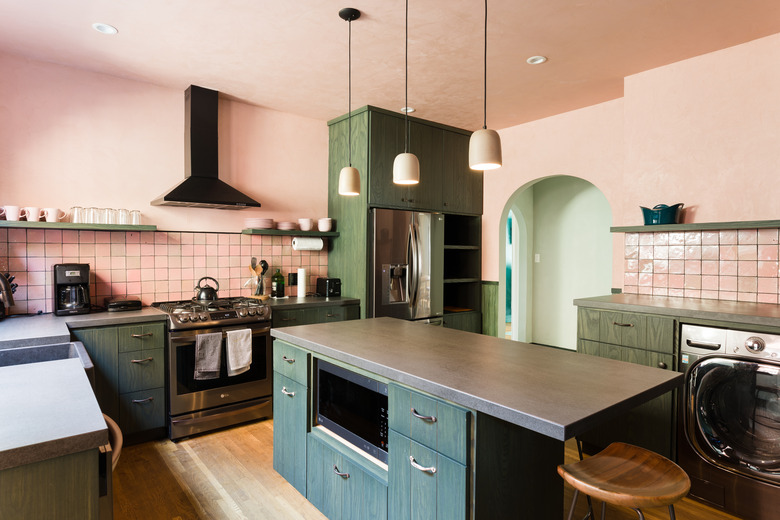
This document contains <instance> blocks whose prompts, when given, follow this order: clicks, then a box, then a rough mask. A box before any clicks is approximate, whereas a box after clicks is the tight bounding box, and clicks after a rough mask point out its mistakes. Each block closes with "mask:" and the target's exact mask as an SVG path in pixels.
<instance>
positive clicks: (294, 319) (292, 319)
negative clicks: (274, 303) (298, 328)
mask: <svg viewBox="0 0 780 520" xmlns="http://www.w3.org/2000/svg"><path fill="white" fill-rule="evenodd" d="M297 319H298V318H282V321H296V320H297Z"/></svg>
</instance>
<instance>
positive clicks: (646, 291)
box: [637, 285, 653, 295]
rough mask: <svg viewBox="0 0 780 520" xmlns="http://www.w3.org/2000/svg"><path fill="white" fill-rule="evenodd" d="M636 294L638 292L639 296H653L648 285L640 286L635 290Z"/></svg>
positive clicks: (651, 289)
mask: <svg viewBox="0 0 780 520" xmlns="http://www.w3.org/2000/svg"><path fill="white" fill-rule="evenodd" d="M637 292H638V293H639V294H647V295H651V294H653V288H652V287H651V286H649V285H648V286H642V285H640V286H639V287H638V288H637Z"/></svg>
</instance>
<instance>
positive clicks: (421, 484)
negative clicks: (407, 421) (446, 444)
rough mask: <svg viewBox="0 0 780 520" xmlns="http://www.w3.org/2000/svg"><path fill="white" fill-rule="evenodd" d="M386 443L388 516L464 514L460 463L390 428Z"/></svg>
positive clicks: (457, 516)
mask: <svg viewBox="0 0 780 520" xmlns="http://www.w3.org/2000/svg"><path fill="white" fill-rule="evenodd" d="M389 443H390V446H389V447H390V450H389V456H390V460H389V461H388V468H389V470H388V494H389V499H388V518H391V519H393V520H406V519H412V518H437V519H445V518H446V519H448V520H449V519H453V520H455V519H465V518H466V511H467V510H468V508H467V502H468V498H467V489H466V466H465V465H464V464H460V463H458V462H456V461H454V460H452V459H450V458H448V457H445V456H444V455H442V454H441V453H437V452H436V451H435V450H432V449H430V448H427V447H425V446H423V445H421V444H419V443H417V442H414V441H413V440H411V439H409V438H407V437H405V436H403V435H400V434H398V433H396V432H394V431H392V430H391V431H390V434H389Z"/></svg>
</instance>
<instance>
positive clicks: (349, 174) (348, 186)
mask: <svg viewBox="0 0 780 520" xmlns="http://www.w3.org/2000/svg"><path fill="white" fill-rule="evenodd" d="M339 17H341V19H342V20H345V21H346V22H348V25H349V101H348V104H347V114H348V116H347V120H348V130H347V131H348V132H349V134H348V135H349V137H348V142H349V166H345V167H343V168H342V169H341V172H339V195H347V196H355V195H360V172H358V170H357V168H353V167H352V20H357V19H358V18H360V11H358V10H357V9H353V8H352V7H345V8H344V9H342V10H341V11H339Z"/></svg>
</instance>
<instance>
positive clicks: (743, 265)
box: [737, 260, 758, 276]
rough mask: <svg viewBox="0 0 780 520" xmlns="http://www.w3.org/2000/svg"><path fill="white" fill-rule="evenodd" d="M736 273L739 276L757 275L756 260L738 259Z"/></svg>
mask: <svg viewBox="0 0 780 520" xmlns="http://www.w3.org/2000/svg"><path fill="white" fill-rule="evenodd" d="M737 274H738V275H739V276H758V262H756V261H751V260H745V261H742V260H740V261H739V262H737Z"/></svg>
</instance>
